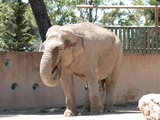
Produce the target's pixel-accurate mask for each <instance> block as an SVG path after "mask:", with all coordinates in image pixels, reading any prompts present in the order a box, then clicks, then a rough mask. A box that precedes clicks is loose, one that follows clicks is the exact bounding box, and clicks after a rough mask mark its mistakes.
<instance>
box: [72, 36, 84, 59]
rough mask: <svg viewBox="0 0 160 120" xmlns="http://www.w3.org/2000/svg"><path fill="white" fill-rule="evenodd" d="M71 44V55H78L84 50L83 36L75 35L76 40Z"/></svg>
mask: <svg viewBox="0 0 160 120" xmlns="http://www.w3.org/2000/svg"><path fill="white" fill-rule="evenodd" d="M72 46H73V52H72V53H73V56H74V57H78V56H79V55H80V54H82V53H83V51H84V41H83V37H80V36H77V41H76V42H75V43H74V44H73V45H72Z"/></svg>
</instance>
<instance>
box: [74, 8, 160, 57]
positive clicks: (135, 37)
mask: <svg viewBox="0 0 160 120" xmlns="http://www.w3.org/2000/svg"><path fill="white" fill-rule="evenodd" d="M77 8H79V9H80V8H86V9H90V10H92V9H94V8H95V9H152V10H154V13H155V26H145V27H142V26H138V27H133V26H129V27H126V26H124V27H119V26H118V27H113V26H112V27H110V26H105V28H108V29H110V30H111V31H113V32H114V33H115V34H117V35H118V36H119V38H120V39H121V41H122V44H123V50H124V53H129V54H159V53H160V32H159V24H158V21H159V17H158V16H159V8H160V6H158V5H150V6H141V5H137V6H133V5H130V6H128V5H127V6H126V5H77ZM90 14H91V13H90Z"/></svg>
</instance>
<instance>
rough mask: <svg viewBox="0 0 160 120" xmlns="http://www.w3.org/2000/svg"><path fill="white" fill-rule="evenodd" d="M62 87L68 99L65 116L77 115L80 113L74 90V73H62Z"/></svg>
mask: <svg viewBox="0 0 160 120" xmlns="http://www.w3.org/2000/svg"><path fill="white" fill-rule="evenodd" d="M61 83H62V87H63V90H64V94H65V99H66V110H65V112H64V115H65V116H75V115H77V114H78V112H77V108H76V99H75V91H74V80H73V75H65V74H63V75H62V79H61Z"/></svg>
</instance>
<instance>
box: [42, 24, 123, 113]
mask: <svg viewBox="0 0 160 120" xmlns="http://www.w3.org/2000/svg"><path fill="white" fill-rule="evenodd" d="M43 44H44V48H45V50H44V53H43V56H42V58H41V62H40V76H41V79H42V81H43V82H44V84H46V85H47V86H49V87H54V86H56V85H57V84H58V82H59V81H61V83H62V87H63V90H64V94H65V98H66V110H65V112H64V114H65V115H66V116H73V115H77V114H78V112H77V108H76V100H75V91H74V80H73V75H77V76H79V77H80V78H81V79H83V80H86V81H87V83H88V90H89V94H88V97H89V98H88V99H89V107H90V109H91V111H92V112H93V113H95V112H96V113H99V112H102V111H103V110H104V109H107V110H108V109H109V110H112V105H113V92H114V88H115V85H116V80H117V75H118V73H119V68H120V64H121V58H122V56H123V52H122V47H121V42H120V40H119V38H118V37H117V36H116V35H115V34H113V33H112V32H110V31H109V30H107V29H105V28H102V27H100V26H97V25H94V24H92V23H80V24H73V25H66V26H58V25H55V26H53V27H51V28H49V30H48V32H47V34H46V41H45V42H44V43H43ZM102 79H106V84H105V88H106V96H107V99H106V102H105V105H103V104H102V102H101V100H100V96H99V85H98V81H100V80H102ZM82 89H83V88H82Z"/></svg>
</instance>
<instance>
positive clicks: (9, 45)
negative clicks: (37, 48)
mask: <svg viewBox="0 0 160 120" xmlns="http://www.w3.org/2000/svg"><path fill="white" fill-rule="evenodd" d="M1 6H2V7H3V9H1V13H0V14H1V16H2V17H1V20H0V21H2V23H1V24H0V25H1V26H2V27H1V28H2V29H1V31H0V33H1V34H0V38H1V39H0V43H1V44H0V49H1V50H5V51H33V50H34V47H33V45H34V43H35V41H36V39H37V36H36V34H37V33H36V28H35V26H34V25H33V22H32V21H30V18H31V16H30V14H29V13H28V12H26V10H29V6H28V5H27V4H26V3H23V2H22V1H21V0H17V1H12V2H5V3H3V4H1ZM4 13H5V14H4ZM26 15H28V16H27V17H26Z"/></svg>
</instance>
